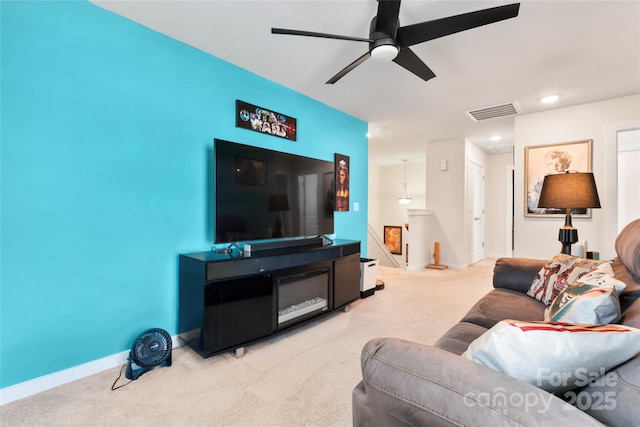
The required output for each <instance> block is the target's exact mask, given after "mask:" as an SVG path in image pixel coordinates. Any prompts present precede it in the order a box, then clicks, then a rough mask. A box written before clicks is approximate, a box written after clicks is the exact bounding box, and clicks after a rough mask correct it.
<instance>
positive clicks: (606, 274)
mask: <svg viewBox="0 0 640 427" xmlns="http://www.w3.org/2000/svg"><path fill="white" fill-rule="evenodd" d="M625 287H626V285H625V284H624V283H623V282H621V281H620V280H618V279H616V278H615V277H613V270H612V269H611V265H610V264H602V265H600V266H598V267H596V268H595V269H594V270H591V271H590V272H589V273H587V274H585V275H584V276H582V277H581V278H579V279H578V280H576V281H575V282H574V283H573V284H571V285H569V286H567V288H566V289H565V290H564V291H562V292H560V293H559V294H558V296H557V297H556V298H555V299H554V300H553V301H552V302H551V304H550V305H549V307H547V309H546V310H545V312H544V320H545V321H553V322H569V323H590V324H607V323H614V322H617V321H618V320H620V315H621V309H620V298H619V296H620V294H621V293H622V291H623V290H624V288H625Z"/></svg>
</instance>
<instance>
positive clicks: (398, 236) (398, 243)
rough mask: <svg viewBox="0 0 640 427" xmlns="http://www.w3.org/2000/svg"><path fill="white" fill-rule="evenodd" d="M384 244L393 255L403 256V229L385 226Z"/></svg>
mask: <svg viewBox="0 0 640 427" xmlns="http://www.w3.org/2000/svg"><path fill="white" fill-rule="evenodd" d="M384 244H385V246H386V247H387V249H389V252H391V253H392V254H394V255H402V227H401V226H395V225H385V226H384Z"/></svg>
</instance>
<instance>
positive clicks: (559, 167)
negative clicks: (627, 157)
mask: <svg viewBox="0 0 640 427" xmlns="http://www.w3.org/2000/svg"><path fill="white" fill-rule="evenodd" d="M591 144H592V140H591V139H587V140H584V141H575V142H566V143H563V144H552V145H536V146H532V147H525V148H524V192H525V195H526V196H525V199H524V204H525V206H524V216H533V217H536V216H545V217H548V216H557V217H564V215H565V212H564V211H563V210H562V209H553V208H538V200H539V198H540V191H541V190H542V181H544V177H545V176H546V175H551V174H556V173H565V172H567V171H574V172H591ZM571 215H577V216H578V217H583V218H586V217H589V216H590V215H591V209H572V211H571Z"/></svg>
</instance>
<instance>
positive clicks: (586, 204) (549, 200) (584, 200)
mask: <svg viewBox="0 0 640 427" xmlns="http://www.w3.org/2000/svg"><path fill="white" fill-rule="evenodd" d="M538 207H539V208H556V209H567V208H574V209H580V208H599V207H600V198H598V189H597V188H596V180H595V179H594V177H593V174H592V173H590V172H571V173H561V174H556V175H547V176H545V177H544V181H543V182H542V191H540V199H539V200H538Z"/></svg>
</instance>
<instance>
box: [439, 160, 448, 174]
mask: <svg viewBox="0 0 640 427" xmlns="http://www.w3.org/2000/svg"><path fill="white" fill-rule="evenodd" d="M440 170H441V171H446V170H447V161H446V160H440Z"/></svg>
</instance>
